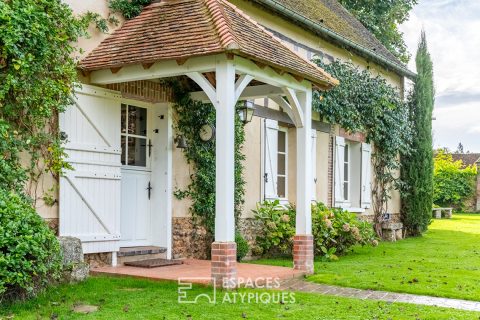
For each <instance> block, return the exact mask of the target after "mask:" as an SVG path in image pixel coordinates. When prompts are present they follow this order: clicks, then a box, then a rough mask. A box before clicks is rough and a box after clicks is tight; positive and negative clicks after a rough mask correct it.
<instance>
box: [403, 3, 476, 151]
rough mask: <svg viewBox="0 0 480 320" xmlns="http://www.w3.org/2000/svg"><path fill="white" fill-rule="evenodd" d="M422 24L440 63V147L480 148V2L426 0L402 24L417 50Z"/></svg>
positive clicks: (437, 127) (437, 67)
mask: <svg viewBox="0 0 480 320" xmlns="http://www.w3.org/2000/svg"><path fill="white" fill-rule="evenodd" d="M422 27H423V28H424V29H425V30H426V32H427V41H428V45H429V50H430V53H431V55H432V60H433V63H434V73H435V84H436V93H437V104H436V106H435V107H436V110H435V115H436V117H437V119H438V120H437V121H435V122H434V128H435V145H437V146H447V147H450V148H452V149H454V148H455V147H456V146H457V145H458V142H460V141H461V142H462V143H463V144H464V145H465V146H466V147H467V149H470V150H471V151H480V131H479V130H477V129H478V128H479V123H480V1H479V0H429V1H425V0H424V1H420V4H419V5H418V6H416V7H415V8H414V10H413V11H412V13H411V18H410V20H409V21H408V22H406V23H405V24H404V25H402V26H401V30H402V31H403V32H404V35H405V41H406V42H407V45H408V47H409V49H410V51H411V52H412V53H413V54H415V52H416V47H417V43H418V39H419V36H420V30H421V29H422ZM414 64H415V62H414V58H412V61H411V62H410V65H409V66H410V68H411V69H412V70H414V69H415V68H414Z"/></svg>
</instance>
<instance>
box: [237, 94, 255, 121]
mask: <svg viewBox="0 0 480 320" xmlns="http://www.w3.org/2000/svg"><path fill="white" fill-rule="evenodd" d="M237 112H238V116H239V117H240V120H242V122H243V124H247V123H249V122H250V121H252V118H253V113H254V112H255V104H254V103H253V101H252V100H247V101H245V102H244V103H243V105H242V106H241V107H239V108H238V109H237Z"/></svg>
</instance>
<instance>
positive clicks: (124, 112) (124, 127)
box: [121, 104, 127, 159]
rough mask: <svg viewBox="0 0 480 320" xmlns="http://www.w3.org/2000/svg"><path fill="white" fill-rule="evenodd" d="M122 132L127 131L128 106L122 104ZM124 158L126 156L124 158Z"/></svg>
mask: <svg viewBox="0 0 480 320" xmlns="http://www.w3.org/2000/svg"><path fill="white" fill-rule="evenodd" d="M121 122H122V124H121V128H122V133H127V106H126V105H124V104H122V120H121ZM123 159H124V158H123Z"/></svg>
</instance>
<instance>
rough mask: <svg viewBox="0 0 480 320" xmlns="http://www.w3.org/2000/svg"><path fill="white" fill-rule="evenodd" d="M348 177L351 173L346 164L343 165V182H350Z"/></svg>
mask: <svg viewBox="0 0 480 320" xmlns="http://www.w3.org/2000/svg"><path fill="white" fill-rule="evenodd" d="M348 175H349V172H348V163H344V164H343V181H348V178H349V177H348Z"/></svg>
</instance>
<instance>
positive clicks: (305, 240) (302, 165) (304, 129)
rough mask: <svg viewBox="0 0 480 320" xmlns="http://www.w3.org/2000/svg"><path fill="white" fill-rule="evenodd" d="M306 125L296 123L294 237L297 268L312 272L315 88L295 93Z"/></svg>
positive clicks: (295, 264) (295, 265) (294, 254)
mask: <svg viewBox="0 0 480 320" xmlns="http://www.w3.org/2000/svg"><path fill="white" fill-rule="evenodd" d="M296 97H297V99H298V103H299V105H300V110H299V111H300V112H301V113H302V118H303V120H304V121H303V126H301V127H298V126H297V129H296V130H297V204H296V205H297V216H296V235H295V238H294V250H293V260H294V268H295V269H297V270H302V271H305V272H306V273H309V274H311V273H313V236H312V212H311V202H312V183H311V179H313V176H312V154H311V153H312V150H311V136H312V131H311V130H312V90H311V88H309V89H308V91H306V92H299V93H297V94H296Z"/></svg>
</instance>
